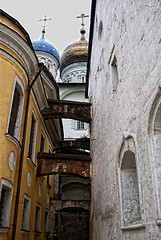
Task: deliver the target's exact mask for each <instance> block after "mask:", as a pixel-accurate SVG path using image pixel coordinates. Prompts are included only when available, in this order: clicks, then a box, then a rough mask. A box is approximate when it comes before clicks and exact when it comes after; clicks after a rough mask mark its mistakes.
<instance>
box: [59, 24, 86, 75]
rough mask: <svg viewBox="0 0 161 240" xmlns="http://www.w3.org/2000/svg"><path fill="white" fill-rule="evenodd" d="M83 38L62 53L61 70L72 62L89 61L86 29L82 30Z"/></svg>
mask: <svg viewBox="0 0 161 240" xmlns="http://www.w3.org/2000/svg"><path fill="white" fill-rule="evenodd" d="M80 33H81V38H80V40H79V41H77V42H74V43H72V44H70V45H69V46H68V47H66V48H65V49H64V51H63V53H62V55H61V60H60V72H62V70H63V69H64V68H65V67H66V66H68V65H70V64H72V63H77V62H87V57H88V41H87V40H86V38H85V29H84V27H82V29H81V30H80Z"/></svg>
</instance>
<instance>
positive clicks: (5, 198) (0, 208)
mask: <svg viewBox="0 0 161 240" xmlns="http://www.w3.org/2000/svg"><path fill="white" fill-rule="evenodd" d="M1 182H2V183H1V191H0V227H4V228H9V222H10V212H11V203H12V192H13V184H12V183H11V182H10V181H9V180H7V179H2V180H1Z"/></svg>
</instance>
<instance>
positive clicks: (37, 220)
mask: <svg viewBox="0 0 161 240" xmlns="http://www.w3.org/2000/svg"><path fill="white" fill-rule="evenodd" d="M40 225H41V205H40V204H39V203H37V204H36V218H35V232H40Z"/></svg>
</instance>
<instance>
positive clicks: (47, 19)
mask: <svg viewBox="0 0 161 240" xmlns="http://www.w3.org/2000/svg"><path fill="white" fill-rule="evenodd" d="M50 20H51V18H48V17H47V15H45V16H44V18H42V19H40V20H39V21H40V22H43V25H42V27H43V30H42V32H43V33H45V28H46V27H47V26H48V25H46V22H47V21H50Z"/></svg>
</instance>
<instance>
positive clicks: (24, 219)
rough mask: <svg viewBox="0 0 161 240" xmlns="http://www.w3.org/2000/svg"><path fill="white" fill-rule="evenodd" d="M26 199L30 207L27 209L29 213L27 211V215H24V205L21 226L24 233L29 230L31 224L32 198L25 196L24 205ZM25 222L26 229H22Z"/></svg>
mask: <svg viewBox="0 0 161 240" xmlns="http://www.w3.org/2000/svg"><path fill="white" fill-rule="evenodd" d="M25 199H26V200H27V201H28V205H27V209H26V210H27V213H26V211H25V215H24V204H23V216H22V224H21V229H22V231H24V230H27V231H28V230H29V222H30V210H31V198H30V197H29V196H28V195H27V194H24V203H25ZM24 221H25V223H24V225H25V226H24V227H25V228H22V227H23V226H22V225H23V222H24Z"/></svg>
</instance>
